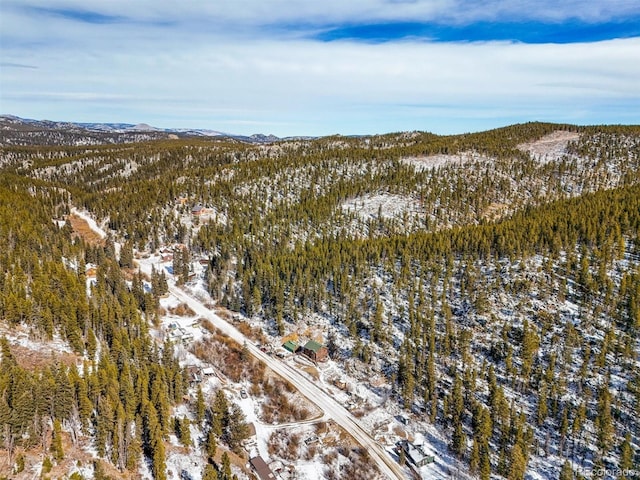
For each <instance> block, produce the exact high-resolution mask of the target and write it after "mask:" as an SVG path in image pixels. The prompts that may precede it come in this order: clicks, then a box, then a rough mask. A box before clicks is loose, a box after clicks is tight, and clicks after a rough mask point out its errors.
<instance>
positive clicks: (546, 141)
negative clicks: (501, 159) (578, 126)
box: [518, 131, 580, 163]
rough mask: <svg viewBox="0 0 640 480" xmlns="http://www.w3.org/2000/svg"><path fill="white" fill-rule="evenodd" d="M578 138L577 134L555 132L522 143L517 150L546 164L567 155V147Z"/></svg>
mask: <svg viewBox="0 0 640 480" xmlns="http://www.w3.org/2000/svg"><path fill="white" fill-rule="evenodd" d="M578 138H580V134H579V133H575V132H564V131H555V132H553V133H550V134H549V135H545V136H544V137H542V138H540V139H538V140H535V141H533V142H527V143H522V144H520V145H518V148H519V149H520V150H522V151H523V152H527V153H529V154H530V155H531V156H532V157H533V158H535V159H536V160H538V161H540V162H543V163H547V162H553V161H557V160H559V159H561V158H562V157H563V156H564V155H566V153H567V145H568V144H569V142H573V141H576V140H578Z"/></svg>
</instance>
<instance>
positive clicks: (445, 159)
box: [400, 152, 493, 172]
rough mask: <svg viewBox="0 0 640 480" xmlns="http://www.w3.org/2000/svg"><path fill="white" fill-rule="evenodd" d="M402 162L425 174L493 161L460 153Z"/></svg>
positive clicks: (411, 158) (409, 159)
mask: <svg viewBox="0 0 640 480" xmlns="http://www.w3.org/2000/svg"><path fill="white" fill-rule="evenodd" d="M400 161H401V162H402V163H404V164H405V165H409V166H411V167H413V168H414V169H415V170H416V171H418V172H424V171H428V170H433V169H436V168H440V167H446V166H450V165H456V166H461V165H465V164H467V163H471V162H476V161H483V162H487V163H488V162H492V161H493V159H492V158H491V157H486V156H484V155H481V154H479V153H478V152H460V153H456V154H455V155H449V154H437V155H423V156H418V157H404V158H401V159H400Z"/></svg>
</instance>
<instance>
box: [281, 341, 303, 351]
mask: <svg viewBox="0 0 640 480" xmlns="http://www.w3.org/2000/svg"><path fill="white" fill-rule="evenodd" d="M282 346H283V347H284V349H285V350H289V351H290V352H291V353H296V352H297V351H298V349H299V348H300V347H299V346H298V344H297V343H296V342H294V341H293V340H287V341H286V342H284V343H283V344H282Z"/></svg>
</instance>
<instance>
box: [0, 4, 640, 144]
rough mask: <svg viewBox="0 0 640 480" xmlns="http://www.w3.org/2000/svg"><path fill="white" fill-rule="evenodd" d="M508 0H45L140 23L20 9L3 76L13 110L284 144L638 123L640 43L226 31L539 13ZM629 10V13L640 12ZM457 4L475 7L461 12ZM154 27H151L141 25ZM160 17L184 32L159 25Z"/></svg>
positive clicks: (10, 25) (7, 27) (11, 23)
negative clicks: (258, 133)
mask: <svg viewBox="0 0 640 480" xmlns="http://www.w3.org/2000/svg"><path fill="white" fill-rule="evenodd" d="M546 1H547V0H544V2H542V3H541V2H536V3H535V5H541V4H544V3H545V2H546ZM499 3H500V5H503V6H502V7H500V8H497V7H496V5H497V4H498V2H495V4H494V2H481V3H473V4H472V3H467V4H465V5H464V8H462V7H460V6H459V5H460V4H459V2H458V3H454V2H453V1H448V0H442V1H441V2H398V1H397V0H396V1H391V0H389V1H386V2H383V1H381V0H375V1H374V0H371V1H365V0H357V1H350V2H345V1H343V0H341V1H340V2H338V1H334V0H327V1H325V2H322V3H319V2H295V4H294V2H290V1H286V0H279V1H272V2H243V4H242V5H239V4H238V2H230V1H218V2H196V1H184V2H175V3H174V2H171V3H167V2H157V1H155V2H148V1H146V0H138V1H136V2H129V1H127V2H125V1H124V0H112V1H110V2H102V1H101V2H97V1H96V0H84V1H82V2H80V1H75V0H69V1H66V2H62V1H59V0H56V1H55V2H54V1H51V0H49V1H47V2H45V1H41V2H39V3H38V2H36V1H35V0H31V1H30V3H29V4H30V5H39V6H41V7H43V8H45V7H46V8H54V6H55V8H64V9H74V8H80V9H82V10H88V11H97V12H99V13H101V14H103V15H122V14H123V12H126V14H127V16H130V17H133V18H135V19H137V20H136V21H135V22H125V23H116V24H104V25H100V24H97V25H96V24H90V23H84V22H78V21H73V20H71V19H68V18H61V17H52V18H49V19H43V18H41V17H40V16H38V15H28V16H24V15H21V14H20V10H19V9H18V10H15V9H10V8H9V9H5V10H4V11H3V12H2V13H3V15H2V20H0V22H1V23H0V31H2V36H3V38H4V39H9V40H10V42H5V43H3V47H2V48H3V51H2V60H3V64H6V65H8V67H6V68H5V67H3V68H2V71H1V73H0V75H1V76H2V94H1V96H0V111H2V112H6V113H14V114H17V115H24V116H32V117H36V118H51V119H61V120H77V121H129V122H132V123H137V122H146V123H150V124H156V125H157V126H178V127H179V126H189V127H208V128H213V129H218V130H229V131H235V132H238V133H254V132H253V131H252V130H253V129H254V128H259V129H261V130H263V129H264V130H263V131H264V133H276V134H279V135H286V134H328V133H335V132H340V133H374V132H384V131H397V130H405V129H408V130H413V129H425V130H434V131H440V132H445V131H446V132H450V131H462V130H469V129H472V128H476V126H478V128H484V127H483V126H482V125H486V126H492V125H491V122H493V124H494V125H495V123H496V122H498V123H499V122H503V123H509V122H511V121H525V120H534V119H541V120H555V121H573V122H582V123H587V122H588V123H591V122H625V121H627V122H628V121H631V120H636V119H634V118H633V117H632V112H633V111H637V110H634V109H633V107H632V106H634V105H635V106H636V107H637V106H638V105H639V104H640V89H639V88H638V86H637V79H638V78H640V64H639V62H637V52H638V51H640V39H627V40H613V41H607V42H599V43H594V44H567V45H525V44H515V43H498V42H487V43H471V44H462V43H452V44H443V43H428V42H412V41H404V42H391V43H386V44H380V45H370V44H361V43H350V42H331V43H320V42H313V41H311V40H284V39H282V38H271V39H269V38H264V37H261V36H257V37H256V38H255V39H252V38H251V35H248V34H247V32H245V35H243V36H242V37H238V36H229V35H228V34H227V33H226V32H225V31H224V30H225V29H226V28H227V27H225V25H227V26H237V25H238V24H244V25H250V24H259V23H274V22H282V21H290V20H291V21H292V20H297V21H299V20H300V19H306V20H307V21H313V22H316V21H319V20H322V21H327V22H336V21H344V20H347V19H354V18H392V17H393V18H401V17H402V16H403V15H404V16H406V17H409V16H410V15H414V16H417V15H424V16H425V18H428V17H429V16H435V15H440V14H442V12H448V13H447V14H448V15H451V16H454V15H460V16H462V15H469V16H476V17H478V16H481V15H482V12H480V10H482V8H480V7H482V6H483V5H484V7H485V9H486V11H485V12H484V14H486V15H497V14H498V13H496V12H500V14H501V15H502V14H504V12H506V11H510V10H515V9H516V8H521V9H526V7H527V6H528V5H529V2H499ZM592 3H594V4H595V7H594V6H593V5H591V6H584V8H583V9H582V10H581V11H582V12H583V14H584V15H588V16H592V17H596V16H602V15H604V14H605V13H606V12H605V13H603V11H604V10H605V8H604V7H602V5H606V4H605V3H604V2H602V3H600V4H599V5H601V7H598V2H592ZM633 3H635V2H633ZM267 4H268V8H267ZM566 4H570V5H571V4H572V2H565V3H564V4H563V5H566ZM607 4H608V3H607ZM616 4H617V5H618V6H619V7H620V9H621V11H624V10H625V9H627V10H631V9H632V8H634V5H633V4H632V2H617V3H616ZM319 5H321V6H319ZM456 5H458V8H460V9H461V10H464V11H463V12H460V13H459V14H458V13H457V11H453V10H452V8H453V7H455V6H456ZM471 5H480V7H478V8H476V7H472V6H471ZM531 5H533V4H531ZM197 6H199V7H198V8H196V7H197ZM573 7H574V8H575V4H573ZM3 8H4V7H3ZM532 8H533V7H532ZM492 12H493V13H492ZM5 13H6V15H5ZM199 13H200V15H199ZM394 16H395V17H394ZM143 19H144V20H147V21H149V22H150V23H149V24H144V23H139V21H141V20H143ZM45 20H46V21H45ZM160 20H163V21H167V22H170V21H176V22H178V25H177V26H175V25H174V26H166V25H164V26H163V25H159V24H158V23H157V22H158V21H160ZM154 22H155V23H154ZM209 22H210V24H211V26H210V28H206V26H207V24H208V23H209ZM185 25H187V26H189V25H191V26H193V25H197V27H198V28H190V27H189V28H187V27H186V26H185ZM223 27H224V28H223ZM249 31H251V30H249ZM11 64H13V65H24V64H28V65H29V66H34V67H37V69H33V68H18V67H15V68H12V67H11ZM483 122H484V123H483ZM238 129H240V130H238Z"/></svg>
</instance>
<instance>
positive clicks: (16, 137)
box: [0, 115, 313, 145]
mask: <svg viewBox="0 0 640 480" xmlns="http://www.w3.org/2000/svg"><path fill="white" fill-rule="evenodd" d="M187 137H203V138H211V139H231V140H236V141H239V142H246V143H257V144H262V143H272V142H277V141H279V140H286V139H289V138H279V137H277V136H275V135H264V134H261V133H257V134H254V135H250V136H246V135H237V134H233V133H225V132H220V131H217V130H209V129H197V128H196V129H189V128H157V127H153V126H151V125H148V124H146V123H139V124H135V125H134V124H131V123H98V122H66V121H53V120H34V119H30V118H21V117H18V116H16V115H0V145H34V144H40V145H42V144H50V145H95V144H101V143H129V142H141V141H149V140H161V139H170V138H187ZM296 138H305V139H310V138H313V137H296Z"/></svg>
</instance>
